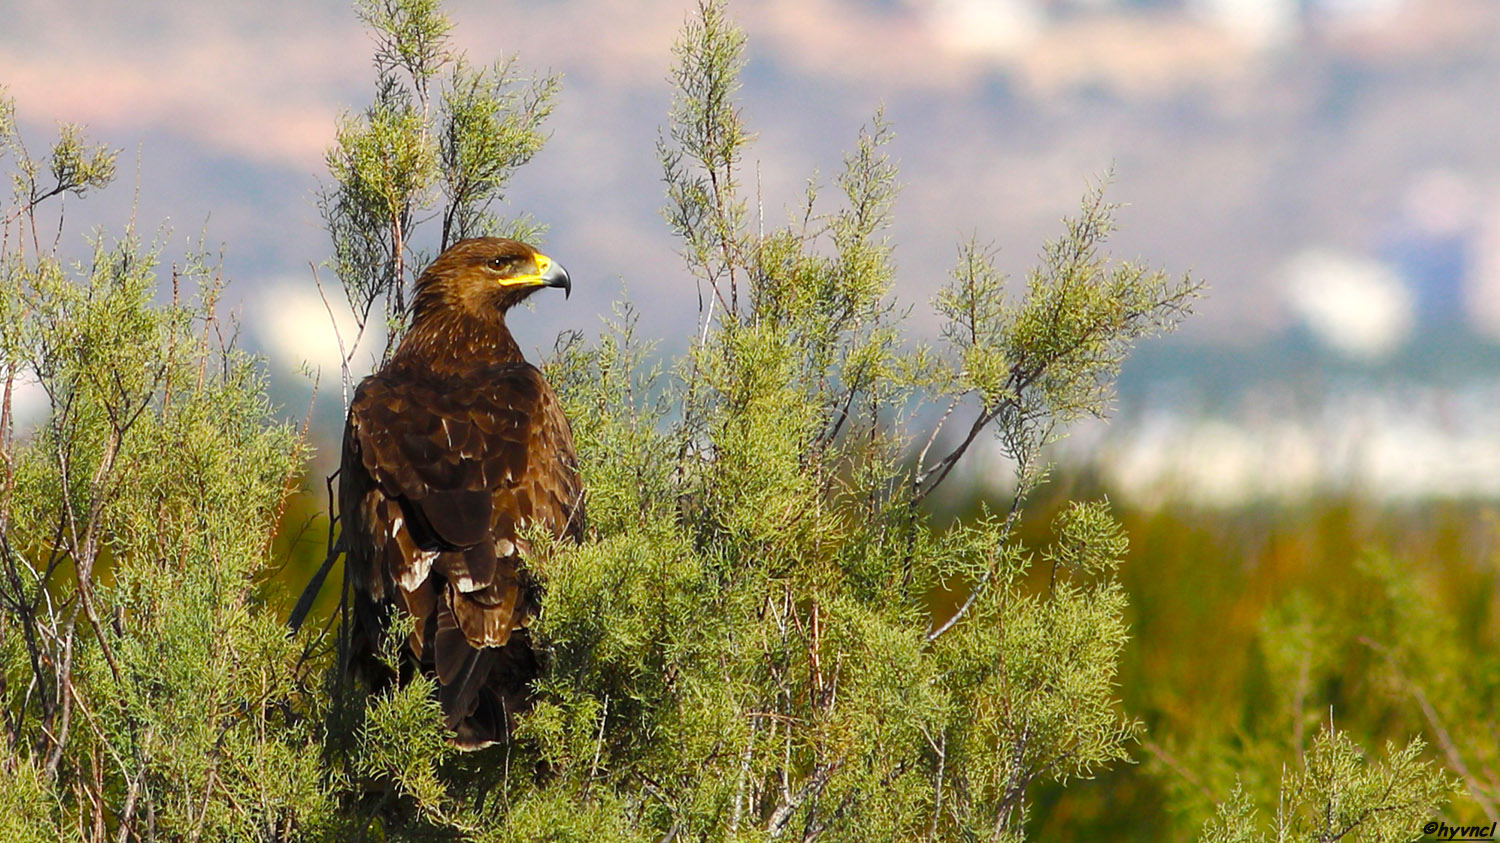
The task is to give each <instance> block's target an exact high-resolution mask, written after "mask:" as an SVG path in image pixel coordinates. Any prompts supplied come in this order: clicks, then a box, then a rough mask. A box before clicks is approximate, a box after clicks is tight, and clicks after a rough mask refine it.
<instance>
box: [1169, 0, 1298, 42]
mask: <svg viewBox="0 0 1500 843" xmlns="http://www.w3.org/2000/svg"><path fill="white" fill-rule="evenodd" d="M1188 8H1189V9H1191V10H1192V11H1193V12H1195V13H1196V14H1198V15H1199V16H1200V17H1202V18H1203V19H1204V20H1206V21H1207V22H1208V23H1210V24H1212V25H1214V26H1217V27H1220V28H1223V29H1225V30H1228V31H1229V32H1232V33H1233V34H1234V35H1236V36H1237V37H1239V38H1241V39H1243V40H1244V41H1246V42H1249V43H1251V44H1254V45H1256V46H1263V47H1264V46H1273V45H1276V44H1279V43H1282V42H1285V41H1288V40H1290V39H1291V38H1292V37H1294V36H1295V35H1296V34H1297V31H1298V29H1299V28H1300V26H1301V4H1300V3H1299V2H1298V0H1189V2H1188Z"/></svg>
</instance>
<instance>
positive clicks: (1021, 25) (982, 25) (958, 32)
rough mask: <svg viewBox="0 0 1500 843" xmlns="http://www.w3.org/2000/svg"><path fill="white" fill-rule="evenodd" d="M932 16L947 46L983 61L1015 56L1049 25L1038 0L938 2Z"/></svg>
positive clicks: (931, 9) (932, 7) (933, 4)
mask: <svg viewBox="0 0 1500 843" xmlns="http://www.w3.org/2000/svg"><path fill="white" fill-rule="evenodd" d="M928 16H929V20H930V21H931V25H932V28H933V31H934V33H935V34H936V36H937V37H938V39H939V40H940V41H942V42H943V44H944V46H946V47H947V48H948V49H950V50H952V51H954V52H956V53H961V54H968V55H971V56H975V57H979V58H1005V57H1008V56H1012V55H1014V54H1015V53H1016V52H1018V51H1019V50H1021V49H1022V48H1023V47H1026V46H1027V45H1029V44H1030V43H1031V42H1032V41H1034V40H1036V38H1037V36H1038V35H1040V34H1041V31H1042V28H1043V26H1044V25H1045V23H1046V20H1045V18H1044V16H1043V14H1042V11H1041V9H1040V8H1038V6H1037V4H1036V3H1035V2H1034V0H935V2H933V3H932V4H931V5H930V7H929V8H928Z"/></svg>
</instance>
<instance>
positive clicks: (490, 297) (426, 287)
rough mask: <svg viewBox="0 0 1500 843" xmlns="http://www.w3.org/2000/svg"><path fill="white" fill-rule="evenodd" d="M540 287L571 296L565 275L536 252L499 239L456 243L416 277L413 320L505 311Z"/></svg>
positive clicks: (517, 243)
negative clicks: (427, 315) (557, 289)
mask: <svg viewBox="0 0 1500 843" xmlns="http://www.w3.org/2000/svg"><path fill="white" fill-rule="evenodd" d="M542 287H561V288H562V289H563V294H564V295H565V296H566V295H569V294H571V293H572V292H573V281H572V279H571V278H569V277H568V271H567V270H566V269H563V268H562V264H559V263H557V262H556V261H554V260H552V259H551V258H549V257H547V256H546V255H544V254H542V253H541V252H538V251H537V250H536V249H533V248H532V247H530V246H528V245H526V244H525V243H521V242H519V241H516V240H508V239H506V238H504V237H473V238H470V239H468V240H460V241H458V242H457V243H454V244H453V245H452V246H449V247H448V249H447V251H445V252H443V253H442V254H441V255H438V258H437V260H435V261H433V262H432V265H431V266H429V267H427V269H426V271H424V272H423V273H422V276H421V277H420V278H418V279H417V286H416V295H415V298H414V299H413V301H412V309H413V316H414V318H415V319H418V320H420V319H421V318H422V317H423V315H424V314H425V313H428V312H433V311H437V310H450V311H451V310H457V311H460V312H468V313H470V314H474V315H481V316H482V315H490V314H495V313H497V312H498V313H504V312H505V311H507V310H509V309H511V308H512V307H514V306H516V305H517V304H519V303H520V302H521V300H522V299H524V298H526V297H527V296H529V295H531V294H532V293H534V292H536V291H537V290H539V289H541V288H542Z"/></svg>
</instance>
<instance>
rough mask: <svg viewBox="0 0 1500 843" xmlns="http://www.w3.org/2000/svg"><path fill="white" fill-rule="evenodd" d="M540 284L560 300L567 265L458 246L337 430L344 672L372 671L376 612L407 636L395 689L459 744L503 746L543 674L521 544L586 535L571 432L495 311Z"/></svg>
mask: <svg viewBox="0 0 1500 843" xmlns="http://www.w3.org/2000/svg"><path fill="white" fill-rule="evenodd" d="M542 287H561V288H562V289H563V290H564V293H565V295H566V294H569V293H571V292H572V281H571V279H569V277H568V273H567V271H566V270H564V269H563V268H562V266H560V265H558V264H557V263H554V262H553V261H552V260H551V259H550V258H548V257H546V256H545V255H542V254H540V253H538V252H537V251H536V250H535V249H533V248H531V247H530V246H527V245H526V244H524V243H518V242H516V241H514V240H505V239H501V238H494V237H483V238H475V239H470V240H463V241H460V242H458V243H455V244H454V245H453V246H452V247H450V248H449V249H448V250H447V251H445V252H443V253H442V255H440V256H439V257H438V259H437V260H435V261H433V263H432V265H431V266H429V267H428V268H427V270H426V271H425V272H423V273H422V275H421V277H420V278H418V279H417V284H416V290H415V292H414V296H413V299H412V302H413V303H412V308H411V314H412V317H411V318H412V321H411V329H410V331H408V332H407V334H406V336H405V337H403V338H402V340H401V344H400V346H399V347H398V348H397V349H396V353H395V355H394V356H393V357H392V358H391V360H390V362H389V363H387V364H386V365H385V366H384V367H383V368H381V370H380V371H379V372H376V373H375V374H373V375H371V376H369V377H367V378H365V379H364V381H362V382H361V383H360V385H359V388H358V389H356V390H355V393H354V400H353V402H351V403H350V405H349V419H348V423H347V425H346V426H345V428H344V449H343V460H342V464H341V466H340V468H339V513H340V518H341V519H342V523H343V532H342V539H341V540H342V542H343V546H344V551H345V554H346V557H345V558H346V571H347V575H348V577H349V578H350V579H351V580H352V582H353V592H354V600H353V617H352V618H351V624H352V627H351V632H352V634H351V642H352V653H353V657H354V662H353V664H354V665H355V666H356V669H357V670H358V671H359V672H361V673H364V674H366V677H367V678H368V679H370V680H371V681H372V684H373V685H374V686H376V687H379V686H381V685H384V684H385V683H387V682H389V681H390V680H391V679H392V678H395V677H392V676H391V675H390V672H389V670H388V669H385V668H383V667H382V666H381V663H380V662H379V661H378V660H377V659H375V658H374V654H375V653H376V652H378V648H379V646H380V642H381V641H382V639H383V637H384V632H385V627H386V625H387V623H388V621H389V618H390V611H389V608H390V607H391V606H394V607H395V610H396V611H398V612H402V613H404V614H407V615H410V616H411V617H412V620H413V621H414V622H415V629H414V630H413V631H412V633H411V636H410V638H409V640H408V641H407V642H406V646H405V647H403V648H402V650H401V652H402V655H403V664H402V667H401V676H400V677H399V680H400V681H405V680H407V679H408V678H409V677H410V675H411V674H412V672H417V671H419V672H420V673H422V674H423V675H425V676H428V677H431V678H432V679H433V680H434V681H435V682H436V683H437V686H438V698H439V701H440V702H441V704H442V708H443V721H444V723H445V724H446V726H447V727H448V728H449V729H451V730H453V733H454V735H453V739H452V740H453V742H454V744H456V745H457V746H459V747H462V748H466V749H477V748H480V747H483V746H488V745H489V744H491V743H495V742H497V741H500V740H504V739H505V737H506V736H507V735H508V733H509V729H510V726H511V724H512V718H513V716H514V715H515V714H516V713H517V712H518V711H521V710H523V709H524V708H525V707H526V705H527V702H528V698H529V688H528V683H529V682H530V681H531V679H533V678H534V677H535V676H536V674H537V671H538V663H537V655H536V653H535V652H534V651H533V649H532V643H531V640H530V636H529V633H528V631H527V629H526V625H527V623H528V622H529V621H530V620H531V618H533V617H534V616H535V615H536V613H537V611H538V608H539V602H540V598H541V589H540V587H539V586H538V584H537V583H536V581H535V580H534V579H533V578H532V576H531V575H530V574H529V572H528V571H527V569H526V565H525V560H526V557H527V553H528V550H529V548H528V546H527V543H526V541H525V539H524V538H523V537H522V530H523V528H525V527H528V526H533V525H534V526H536V527H539V528H540V529H543V530H546V531H547V532H550V533H551V534H552V535H553V536H555V537H557V538H559V539H563V538H567V539H575V540H576V539H577V538H578V537H579V535H580V534H581V533H582V530H583V502H582V494H583V490H582V485H581V483H580V482H579V479H578V468H577V464H576V462H575V459H574V454H573V435H572V432H571V430H570V429H569V427H568V419H567V417H566V416H564V415H563V411H562V407H561V406H560V405H559V403H558V399H557V396H556V395H555V394H554V393H553V391H552V388H551V387H550V386H548V384H547V381H546V380H545V379H543V377H542V373H541V372H540V371H538V370H537V368H536V367H535V366H532V365H531V364H530V363H527V362H526V360H525V359H524V358H523V357H522V356H521V349H520V348H519V347H518V346H517V345H516V341H515V340H514V339H513V338H512V337H511V335H510V331H509V330H508V329H507V328H506V326H505V314H506V311H508V310H510V309H511V308H512V307H514V306H515V305H516V304H517V303H518V302H520V301H521V300H522V299H524V298H526V297H527V296H529V295H531V294H532V293H534V292H536V291H537V290H538V289H540V288H542Z"/></svg>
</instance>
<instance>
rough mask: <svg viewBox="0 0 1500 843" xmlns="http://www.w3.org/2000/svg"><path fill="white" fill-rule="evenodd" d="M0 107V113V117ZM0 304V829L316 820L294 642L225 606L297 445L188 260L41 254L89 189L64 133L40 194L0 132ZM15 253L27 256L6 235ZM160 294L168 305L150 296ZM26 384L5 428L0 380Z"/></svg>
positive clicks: (317, 777) (194, 258)
mask: <svg viewBox="0 0 1500 843" xmlns="http://www.w3.org/2000/svg"><path fill="white" fill-rule="evenodd" d="M7 112H8V106H7ZM6 141H7V143H6V145H7V147H8V148H9V149H11V150H13V151H15V152H16V153H17V155H18V159H17V161H16V167H17V169H18V171H19V175H18V176H17V179H16V182H17V184H18V185H19V187H18V190H17V191H16V195H15V200H14V204H13V205H12V207H11V210H10V212H9V213H8V214H7V216H6V218H5V219H6V220H7V221H8V222H7V228H6V231H5V238H4V242H5V244H6V247H5V251H4V254H3V256H0V259H3V267H4V278H5V283H4V285H3V286H0V314H3V316H4V319H5V325H6V330H5V332H4V336H5V340H4V343H3V357H0V383H3V395H4V398H3V406H0V568H3V572H0V573H3V576H0V642H3V645H0V698H3V702H4V705H3V708H4V716H5V717H4V734H5V739H6V745H7V747H8V750H9V752H8V754H7V756H6V758H5V761H4V763H3V764H0V770H3V772H0V778H3V780H4V783H5V786H4V787H0V791H3V793H4V796H3V797H0V798H3V799H5V800H9V801H10V803H11V808H10V809H5V810H0V813H3V814H4V815H5V819H4V820H3V821H0V822H3V823H5V826H4V832H6V833H4V837H5V839H7V840H56V839H71V838H81V839H90V840H93V839H102V838H103V837H104V836H105V835H106V834H108V835H109V836H110V837H114V836H116V833H117V831H118V837H119V839H126V838H128V837H130V836H131V835H134V836H136V837H138V838H155V837H166V838H172V839H204V838H207V839H229V838H250V837H276V836H281V837H284V836H288V835H291V834H292V833H293V832H294V831H295V832H297V833H302V832H305V831H308V830H311V829H316V828H318V827H321V826H323V825H325V824H326V823H327V822H328V821H329V820H330V819H331V817H332V811H333V804H332V803H331V801H330V800H329V799H328V798H327V796H326V795H325V792H324V790H323V788H322V786H321V784H322V780H323V779H322V772H321V763H320V757H319V756H320V753H319V749H318V743H317V735H316V734H315V731H314V730H313V728H311V725H312V724H314V723H315V722H316V721H315V720H313V719H310V717H309V715H311V714H312V713H313V711H312V709H313V708H314V707H315V706H316V705H317V703H316V701H315V699H314V698H313V697H312V696H310V695H309V693H308V691H309V690H311V689H310V688H309V687H308V685H309V682H310V681H312V677H313V676H315V675H316V674H309V672H308V665H306V664H305V661H304V656H305V654H304V652H303V647H302V645H301V642H298V641H294V640H289V639H288V638H287V637H286V635H285V631H284V628H283V627H282V626H281V624H280V623H279V620H278V618H276V617H275V616H274V615H273V614H271V613H268V612H263V611H260V609H259V607H258V606H257V605H256V604H255V603H254V601H252V600H251V599H250V597H249V595H250V592H251V589H252V586H253V584H254V583H253V577H255V576H256V575H257V574H258V573H259V572H260V571H261V570H262V568H263V567H264V566H265V564H266V563H267V561H268V553H267V551H268V547H269V542H270V536H271V530H272V529H273V528H274V526H275V523H276V520H277V516H278V513H279V509H280V506H281V503H282V500H283V499H284V497H285V494H286V492H287V490H288V487H289V483H290V481H291V480H292V479H293V477H294V476H295V474H296V472H297V471H298V470H299V469H300V465H301V461H302V458H303V456H304V454H303V449H302V445H301V442H300V438H299V437H298V436H297V435H296V434H295V433H294V431H292V430H290V429H287V428H286V427H284V426H281V425H277V424H275V423H274V422H273V421H272V415H271V408H270V406H269V405H268V404H267V402H266V398H265V383H264V381H263V379H262V376H261V374H260V371H259V368H258V365H257V363H256V361H254V360H253V359H251V358H250V357H248V356H247V355H245V354H243V353H242V352H239V351H237V350H236V349H234V348H233V346H232V344H230V343H227V342H225V341H224V339H223V336H224V335H225V333H226V332H225V326H224V325H223V323H222V322H221V321H220V320H219V318H218V316H217V315H216V310H215V302H216V301H217V299H218V296H219V294H220V291H221V288H222V282H221V281H220V279H219V276H218V272H217V269H216V268H215V267H213V266H212V265H211V264H209V263H208V262H207V261H206V259H205V258H204V257H203V256H202V255H201V254H190V255H189V256H188V257H187V258H186V259H185V260H184V261H182V262H181V263H179V264H177V265H175V266H173V267H171V270H170V284H169V285H168V283H167V282H166V281H165V280H164V278H163V275H164V274H165V273H164V270H163V268H162V267H161V265H160V258H159V254H160V246H159V245H146V244H143V243H142V242H141V241H140V240H139V239H138V238H137V237H136V235H135V234H134V232H133V231H129V230H127V232H126V233H125V235H124V236H123V237H122V238H120V239H118V240H112V239H109V238H107V237H105V236H103V235H97V236H96V237H95V238H94V239H93V241H92V243H91V249H90V252H89V254H88V257H87V259H86V260H85V261H84V262H81V263H79V264H76V265H67V264H65V263H64V262H63V261H62V260H61V259H60V258H59V257H58V256H57V255H56V254H55V253H54V252H52V251H48V250H46V249H42V248H39V244H40V243H41V242H42V241H41V238H40V237H38V236H37V234H38V232H37V226H38V220H37V214H36V212H37V206H38V205H39V204H40V203H41V202H42V201H44V200H45V199H46V198H48V197H49V196H52V195H56V194H58V193H61V192H68V193H74V194H79V195H81V194H82V193H83V192H84V191H86V190H89V189H94V188H99V187H103V186H104V184H105V182H107V181H108V178H109V175H110V174H111V172H112V168H113V163H112V162H113V156H112V155H110V154H109V153H106V152H103V151H102V148H100V147H95V146H91V145H89V144H88V143H87V142H85V141H84V140H83V138H82V135H81V134H80V132H79V131H78V130H76V129H73V128H70V127H65V128H64V129H63V130H62V132H61V134H60V136H59V139H58V140H57V142H56V143H55V144H54V145H53V148H52V152H51V154H50V156H49V162H50V163H49V164H48V171H49V172H50V173H51V175H52V177H53V178H54V179H55V184H53V185H52V186H50V187H48V186H42V187H38V186H37V182H36V181H35V176H36V174H37V173H39V172H41V167H40V166H39V165H38V164H37V163H36V162H35V161H33V160H32V159H30V158H29V157H27V156H26V153H25V148H24V146H23V145H22V144H21V142H20V140H19V139H18V138H16V137H15V136H14V135H11V136H8V137H7V138H6ZM28 247H29V248H28ZM163 287H167V288H168V289H169V290H170V302H168V303H165V304H160V303H158V302H157V295H158V292H159V291H160V290H161V289H162V288H163ZM26 383H35V384H39V385H40V386H41V387H42V389H43V390H45V393H46V397H47V401H48V408H47V414H46V416H45V417H44V418H43V419H41V420H40V421H27V422H25V423H24V424H22V425H19V426H18V422H17V419H16V418H15V417H14V415H13V414H12V410H13V404H12V399H13V397H14V395H15V391H16V389H17V388H18V387H19V386H20V385H22V384H26Z"/></svg>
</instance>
